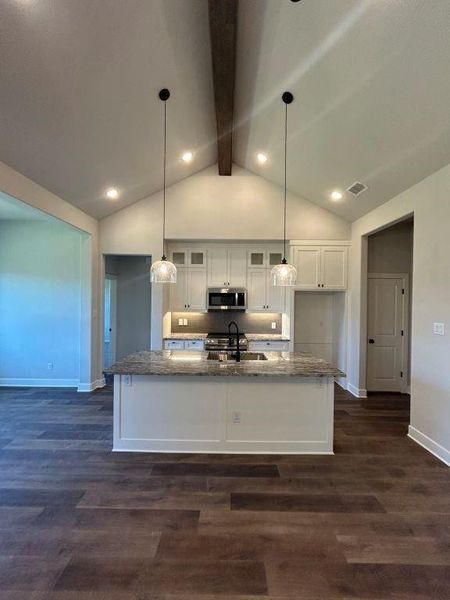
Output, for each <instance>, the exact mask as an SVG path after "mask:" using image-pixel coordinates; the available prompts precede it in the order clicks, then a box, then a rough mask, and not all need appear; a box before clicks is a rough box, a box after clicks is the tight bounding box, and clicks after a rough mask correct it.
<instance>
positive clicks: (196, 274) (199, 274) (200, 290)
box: [187, 269, 206, 311]
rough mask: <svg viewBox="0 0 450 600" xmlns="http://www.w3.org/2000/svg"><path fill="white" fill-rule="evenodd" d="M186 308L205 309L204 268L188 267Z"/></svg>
mask: <svg viewBox="0 0 450 600" xmlns="http://www.w3.org/2000/svg"><path fill="white" fill-rule="evenodd" d="M187 305H188V306H187V308H188V310H196V311H204V310H206V269H189V270H188V285H187Z"/></svg>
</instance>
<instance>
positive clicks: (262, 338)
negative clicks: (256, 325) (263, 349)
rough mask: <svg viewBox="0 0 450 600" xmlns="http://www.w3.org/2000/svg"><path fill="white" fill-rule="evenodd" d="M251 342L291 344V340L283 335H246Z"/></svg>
mask: <svg viewBox="0 0 450 600" xmlns="http://www.w3.org/2000/svg"><path fill="white" fill-rule="evenodd" d="M245 337H246V338H247V339H248V341H249V342H289V341H290V339H289V338H288V337H286V336H285V335H281V333H246V334H245Z"/></svg>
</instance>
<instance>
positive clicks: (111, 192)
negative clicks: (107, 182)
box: [106, 188, 119, 200]
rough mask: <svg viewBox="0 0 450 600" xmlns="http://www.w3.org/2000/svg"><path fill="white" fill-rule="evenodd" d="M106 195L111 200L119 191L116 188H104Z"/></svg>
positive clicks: (116, 196)
mask: <svg viewBox="0 0 450 600" xmlns="http://www.w3.org/2000/svg"><path fill="white" fill-rule="evenodd" d="M106 196H107V197H108V198H110V199H111V200H115V199H116V198H118V197H119V192H118V190H117V189H116V188H108V189H107V190H106Z"/></svg>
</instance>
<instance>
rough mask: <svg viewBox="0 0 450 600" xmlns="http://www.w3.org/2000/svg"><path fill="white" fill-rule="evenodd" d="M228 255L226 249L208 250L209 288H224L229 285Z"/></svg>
mask: <svg viewBox="0 0 450 600" xmlns="http://www.w3.org/2000/svg"><path fill="white" fill-rule="evenodd" d="M227 265H228V254H227V249H226V248H211V249H209V250H208V286H210V287H223V286H227V285H228V269H227Z"/></svg>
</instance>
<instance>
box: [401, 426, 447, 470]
mask: <svg viewBox="0 0 450 600" xmlns="http://www.w3.org/2000/svg"><path fill="white" fill-rule="evenodd" d="M408 437H409V438H411V439H412V440H414V441H415V442H416V443H417V444H419V445H420V446H422V448H425V450H428V452H431V454H434V456H436V458H439V460H442V462H443V463H445V464H446V465H447V466H448V467H450V450H447V449H446V448H444V446H441V445H440V444H438V443H437V442H435V441H434V440H432V439H431V438H429V437H428V436H427V435H425V434H424V433H422V432H421V431H419V430H418V429H416V428H415V427H413V426H412V425H410V426H409V428H408Z"/></svg>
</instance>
